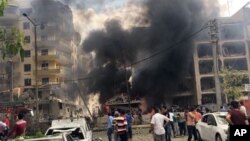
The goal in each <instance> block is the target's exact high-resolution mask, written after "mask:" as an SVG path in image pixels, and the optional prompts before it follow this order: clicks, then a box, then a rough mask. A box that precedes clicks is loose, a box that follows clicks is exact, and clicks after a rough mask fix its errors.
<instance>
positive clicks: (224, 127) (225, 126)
mask: <svg viewBox="0 0 250 141" xmlns="http://www.w3.org/2000/svg"><path fill="white" fill-rule="evenodd" d="M219 127H220V128H222V129H225V130H227V129H228V124H224V125H219Z"/></svg>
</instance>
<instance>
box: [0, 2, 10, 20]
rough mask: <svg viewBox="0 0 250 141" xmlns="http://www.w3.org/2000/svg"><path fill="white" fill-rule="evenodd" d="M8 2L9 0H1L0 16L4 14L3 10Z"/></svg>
mask: <svg viewBox="0 0 250 141" xmlns="http://www.w3.org/2000/svg"><path fill="white" fill-rule="evenodd" d="M7 4H8V0H0V16H3V11H4V8H5V7H6V6H7Z"/></svg>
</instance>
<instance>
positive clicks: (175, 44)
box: [63, 21, 210, 82]
mask: <svg viewBox="0 0 250 141" xmlns="http://www.w3.org/2000/svg"><path fill="white" fill-rule="evenodd" d="M209 22H210V21H208V22H206V23H205V24H204V25H203V26H202V27H201V28H200V29H199V30H197V31H196V32H193V33H192V34H190V35H188V36H186V37H184V38H183V39H181V40H179V41H178V42H176V43H173V44H171V45H170V46H169V47H168V48H165V49H162V50H159V51H157V52H156V53H154V54H152V55H150V56H148V57H145V58H143V59H140V60H138V61H135V62H133V63H131V64H129V65H125V66H126V67H131V66H134V65H137V64H139V63H142V62H145V61H147V60H150V59H152V58H154V57H156V56H158V55H161V54H163V53H166V52H167V51H170V50H171V49H174V47H176V46H177V45H179V44H181V43H183V42H184V41H186V40H188V39H190V38H192V37H194V36H195V35H197V34H199V33H200V32H201V31H203V30H205V29H206V28H208V27H209ZM177 47H178V46H177ZM126 67H125V68H126ZM125 68H124V69H125ZM96 77H98V76H86V77H82V78H78V79H75V80H73V79H71V80H70V79H68V80H67V79H66V80H64V81H63V82H75V81H84V80H89V79H94V78H96Z"/></svg>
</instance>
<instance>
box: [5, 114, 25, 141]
mask: <svg viewBox="0 0 250 141" xmlns="http://www.w3.org/2000/svg"><path fill="white" fill-rule="evenodd" d="M23 118H24V114H22V113H19V114H18V115H17V117H16V122H15V124H14V126H13V127H12V128H11V130H9V129H10V119H9V116H8V115H7V114H6V115H5V117H4V119H3V121H0V141H5V140H8V139H18V138H22V136H23V135H24V134H25V130H26V126H27V122H26V121H25V120H24V119H23Z"/></svg>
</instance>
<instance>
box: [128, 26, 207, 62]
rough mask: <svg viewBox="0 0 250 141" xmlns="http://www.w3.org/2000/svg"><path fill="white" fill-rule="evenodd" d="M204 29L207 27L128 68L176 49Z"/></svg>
mask: <svg viewBox="0 0 250 141" xmlns="http://www.w3.org/2000/svg"><path fill="white" fill-rule="evenodd" d="M206 28H208V26H207V25H205V26H203V27H202V28H201V29H199V30H198V31H196V32H194V33H192V34H190V35H189V36H187V37H185V38H183V39H181V40H180V41H178V42H176V43H173V44H172V45H170V47H168V48H165V49H162V50H160V51H158V52H156V53H154V54H152V55H150V56H148V57H146V58H143V59H141V60H138V61H136V62H134V63H131V64H130V65H129V66H134V65H136V64H139V63H141V62H144V61H147V60H149V59H151V58H154V57H156V56H158V55H160V54H163V53H165V52H166V51H169V49H173V48H174V47H176V46H177V45H179V44H181V43H182V42H184V41H186V40H188V39H190V38H192V37H194V36H195V35H197V34H198V33H200V32H201V31H203V30H204V29H206Z"/></svg>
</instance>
